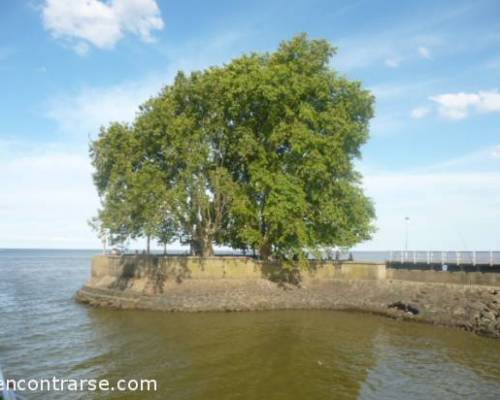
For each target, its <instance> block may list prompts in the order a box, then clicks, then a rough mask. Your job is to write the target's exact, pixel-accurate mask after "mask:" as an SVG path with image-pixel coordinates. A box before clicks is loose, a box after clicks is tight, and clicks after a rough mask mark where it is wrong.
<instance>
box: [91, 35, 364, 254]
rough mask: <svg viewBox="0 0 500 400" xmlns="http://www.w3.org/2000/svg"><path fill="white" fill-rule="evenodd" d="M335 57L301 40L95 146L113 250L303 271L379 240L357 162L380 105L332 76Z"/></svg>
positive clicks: (149, 106) (208, 77)
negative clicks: (131, 246)
mask: <svg viewBox="0 0 500 400" xmlns="http://www.w3.org/2000/svg"><path fill="white" fill-rule="evenodd" d="M334 53H335V49H334V48H333V47H331V45H330V44H329V43H328V42H327V41H324V40H309V39H308V38H307V37H306V35H300V36H297V37H295V38H293V39H292V40H291V41H288V42H284V43H282V44H281V45H280V47H279V49H278V50H277V51H276V52H274V53H270V54H251V55H247V56H242V57H240V58H238V59H235V60H233V61H232V62H231V63H229V64H227V65H224V66H222V67H213V68H210V69H208V70H205V71H203V72H194V73H192V74H191V75H189V76H186V75H184V74H183V73H179V74H178V75H177V77H176V79H175V82H174V83H173V84H172V85H171V86H167V87H165V88H164V89H163V91H162V92H161V93H160V94H159V95H158V96H156V97H154V98H152V99H151V100H149V101H148V102H147V103H146V104H144V105H143V106H142V107H141V110H140V113H139V115H138V116H137V118H136V121H135V122H134V124H133V125H132V126H126V125H122V124H112V125H110V126H109V127H108V128H107V129H103V130H102V131H101V135H100V136H99V138H98V140H96V141H95V142H94V143H93V144H92V146H91V155H92V160H93V165H94V167H95V169H96V173H95V175H94V180H95V183H96V186H97V188H98V191H99V194H100V195H101V197H102V199H103V207H102V210H101V212H100V215H99V218H100V220H101V221H102V225H103V226H104V227H105V228H106V229H108V230H109V231H110V232H111V233H112V236H113V237H114V238H115V240H123V239H124V238H127V237H132V238H135V237H139V236H151V237H156V238H157V239H159V240H160V241H161V242H162V243H166V242H168V241H170V240H173V239H174V238H179V239H180V240H181V241H183V242H184V243H189V244H190V245H191V248H192V249H193V252H194V253H195V254H198V255H210V254H212V244H213V243H214V242H216V243H218V244H224V245H230V246H233V247H234V248H241V249H249V248H253V249H258V250H259V252H260V254H261V256H262V257H263V258H264V259H267V258H269V257H274V258H279V259H285V260H294V259H303V258H304V256H305V254H306V252H307V251H316V250H318V249H319V248H322V247H331V246H342V247H348V246H352V245H354V244H356V243H358V242H360V241H362V240H366V239H368V238H369V237H370V234H371V233H372V232H373V226H372V220H373V218H374V209H373V206H372V204H371V202H370V200H369V199H368V198H367V197H366V196H365V195H364V194H363V191H362V189H361V186H360V176H359V174H358V173H357V172H356V171H355V169H354V165H353V162H354V160H355V158H357V157H359V156H360V147H361V146H362V144H363V143H365V142H366V140H367V139H368V122H369V120H370V118H371V117H372V115H373V101H374V99H373V96H372V95H371V94H370V93H369V92H368V91H366V90H364V89H363V88H362V87H361V84H360V83H359V82H356V81H349V80H347V79H346V78H344V77H342V76H339V75H338V74H336V73H335V72H334V71H332V70H331V69H330V66H329V62H330V58H331V56H332V55H333V54H334Z"/></svg>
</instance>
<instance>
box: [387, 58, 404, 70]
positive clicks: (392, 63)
mask: <svg viewBox="0 0 500 400" xmlns="http://www.w3.org/2000/svg"><path fill="white" fill-rule="evenodd" d="M400 62H401V60H400V59H399V58H387V59H386V60H385V65H387V66H388V67H389V68H397V67H399V64H400Z"/></svg>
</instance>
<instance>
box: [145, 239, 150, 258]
mask: <svg viewBox="0 0 500 400" xmlns="http://www.w3.org/2000/svg"><path fill="white" fill-rule="evenodd" d="M150 249H151V236H150V235H148V236H147V237H146V254H147V255H148V256H149V254H150Z"/></svg>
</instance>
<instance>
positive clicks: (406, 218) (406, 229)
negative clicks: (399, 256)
mask: <svg viewBox="0 0 500 400" xmlns="http://www.w3.org/2000/svg"><path fill="white" fill-rule="evenodd" d="M409 222H410V217H405V252H406V253H408V224H409Z"/></svg>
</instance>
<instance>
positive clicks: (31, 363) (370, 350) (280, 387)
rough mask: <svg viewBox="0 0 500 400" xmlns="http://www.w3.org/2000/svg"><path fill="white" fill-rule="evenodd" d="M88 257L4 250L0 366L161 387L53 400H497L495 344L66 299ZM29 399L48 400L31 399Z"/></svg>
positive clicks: (461, 335) (294, 315) (355, 317)
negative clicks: (92, 305)
mask: <svg viewBox="0 0 500 400" xmlns="http://www.w3.org/2000/svg"><path fill="white" fill-rule="evenodd" d="M93 254H96V252H92V251H41V250H37V251H35V250H31V251H21V250H17V251H13V250H4V251H0V311H1V315H2V323H1V324H0V363H1V364H2V365H3V369H4V372H5V373H6V374H7V375H8V376H9V377H14V378H27V379H29V378H37V377H38V378H47V377H52V376H58V377H61V378H85V379H91V378H99V379H101V378H106V379H109V380H111V381H114V380H116V379H120V378H135V379H137V378H150V379H151V378H152V379H157V381H158V389H159V391H158V392H157V393H151V392H150V393H146V394H144V393H143V394H140V393H116V392H115V393H112V394H110V393H106V394H104V393H55V392H54V393H50V395H49V397H50V398H51V399H104V398H112V399H139V398H147V399H172V400H180V399H207V400H212V399H213V400H216V399H217V400H221V399H271V400H272V399H403V398H404V399H422V398H436V399H498V398H500V366H499V361H500V342H499V341H495V340H492V339H486V338H481V337H477V336H474V335H472V334H468V333H465V332H462V331H458V330H453V329H446V328H439V327H433V326H428V325H424V324H415V323H402V322H398V321H393V320H390V319H386V318H383V317H376V316H371V315H364V314H352V313H343V312H330V311H276V312H247V313H200V314H180V313H174V314H169V313H156V312H144V311H142V312H141V311H116V310H106V309H95V308H89V307H86V306H82V305H79V304H76V303H75V302H74V301H73V299H72V296H73V294H74V292H75V291H76V290H77V289H78V288H79V287H80V286H81V285H82V284H83V283H84V282H85V280H86V279H87V277H88V274H89V265H90V258H91V256H92V255H93ZM25 395H26V397H28V399H46V398H47V394H40V393H27V394H25Z"/></svg>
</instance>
